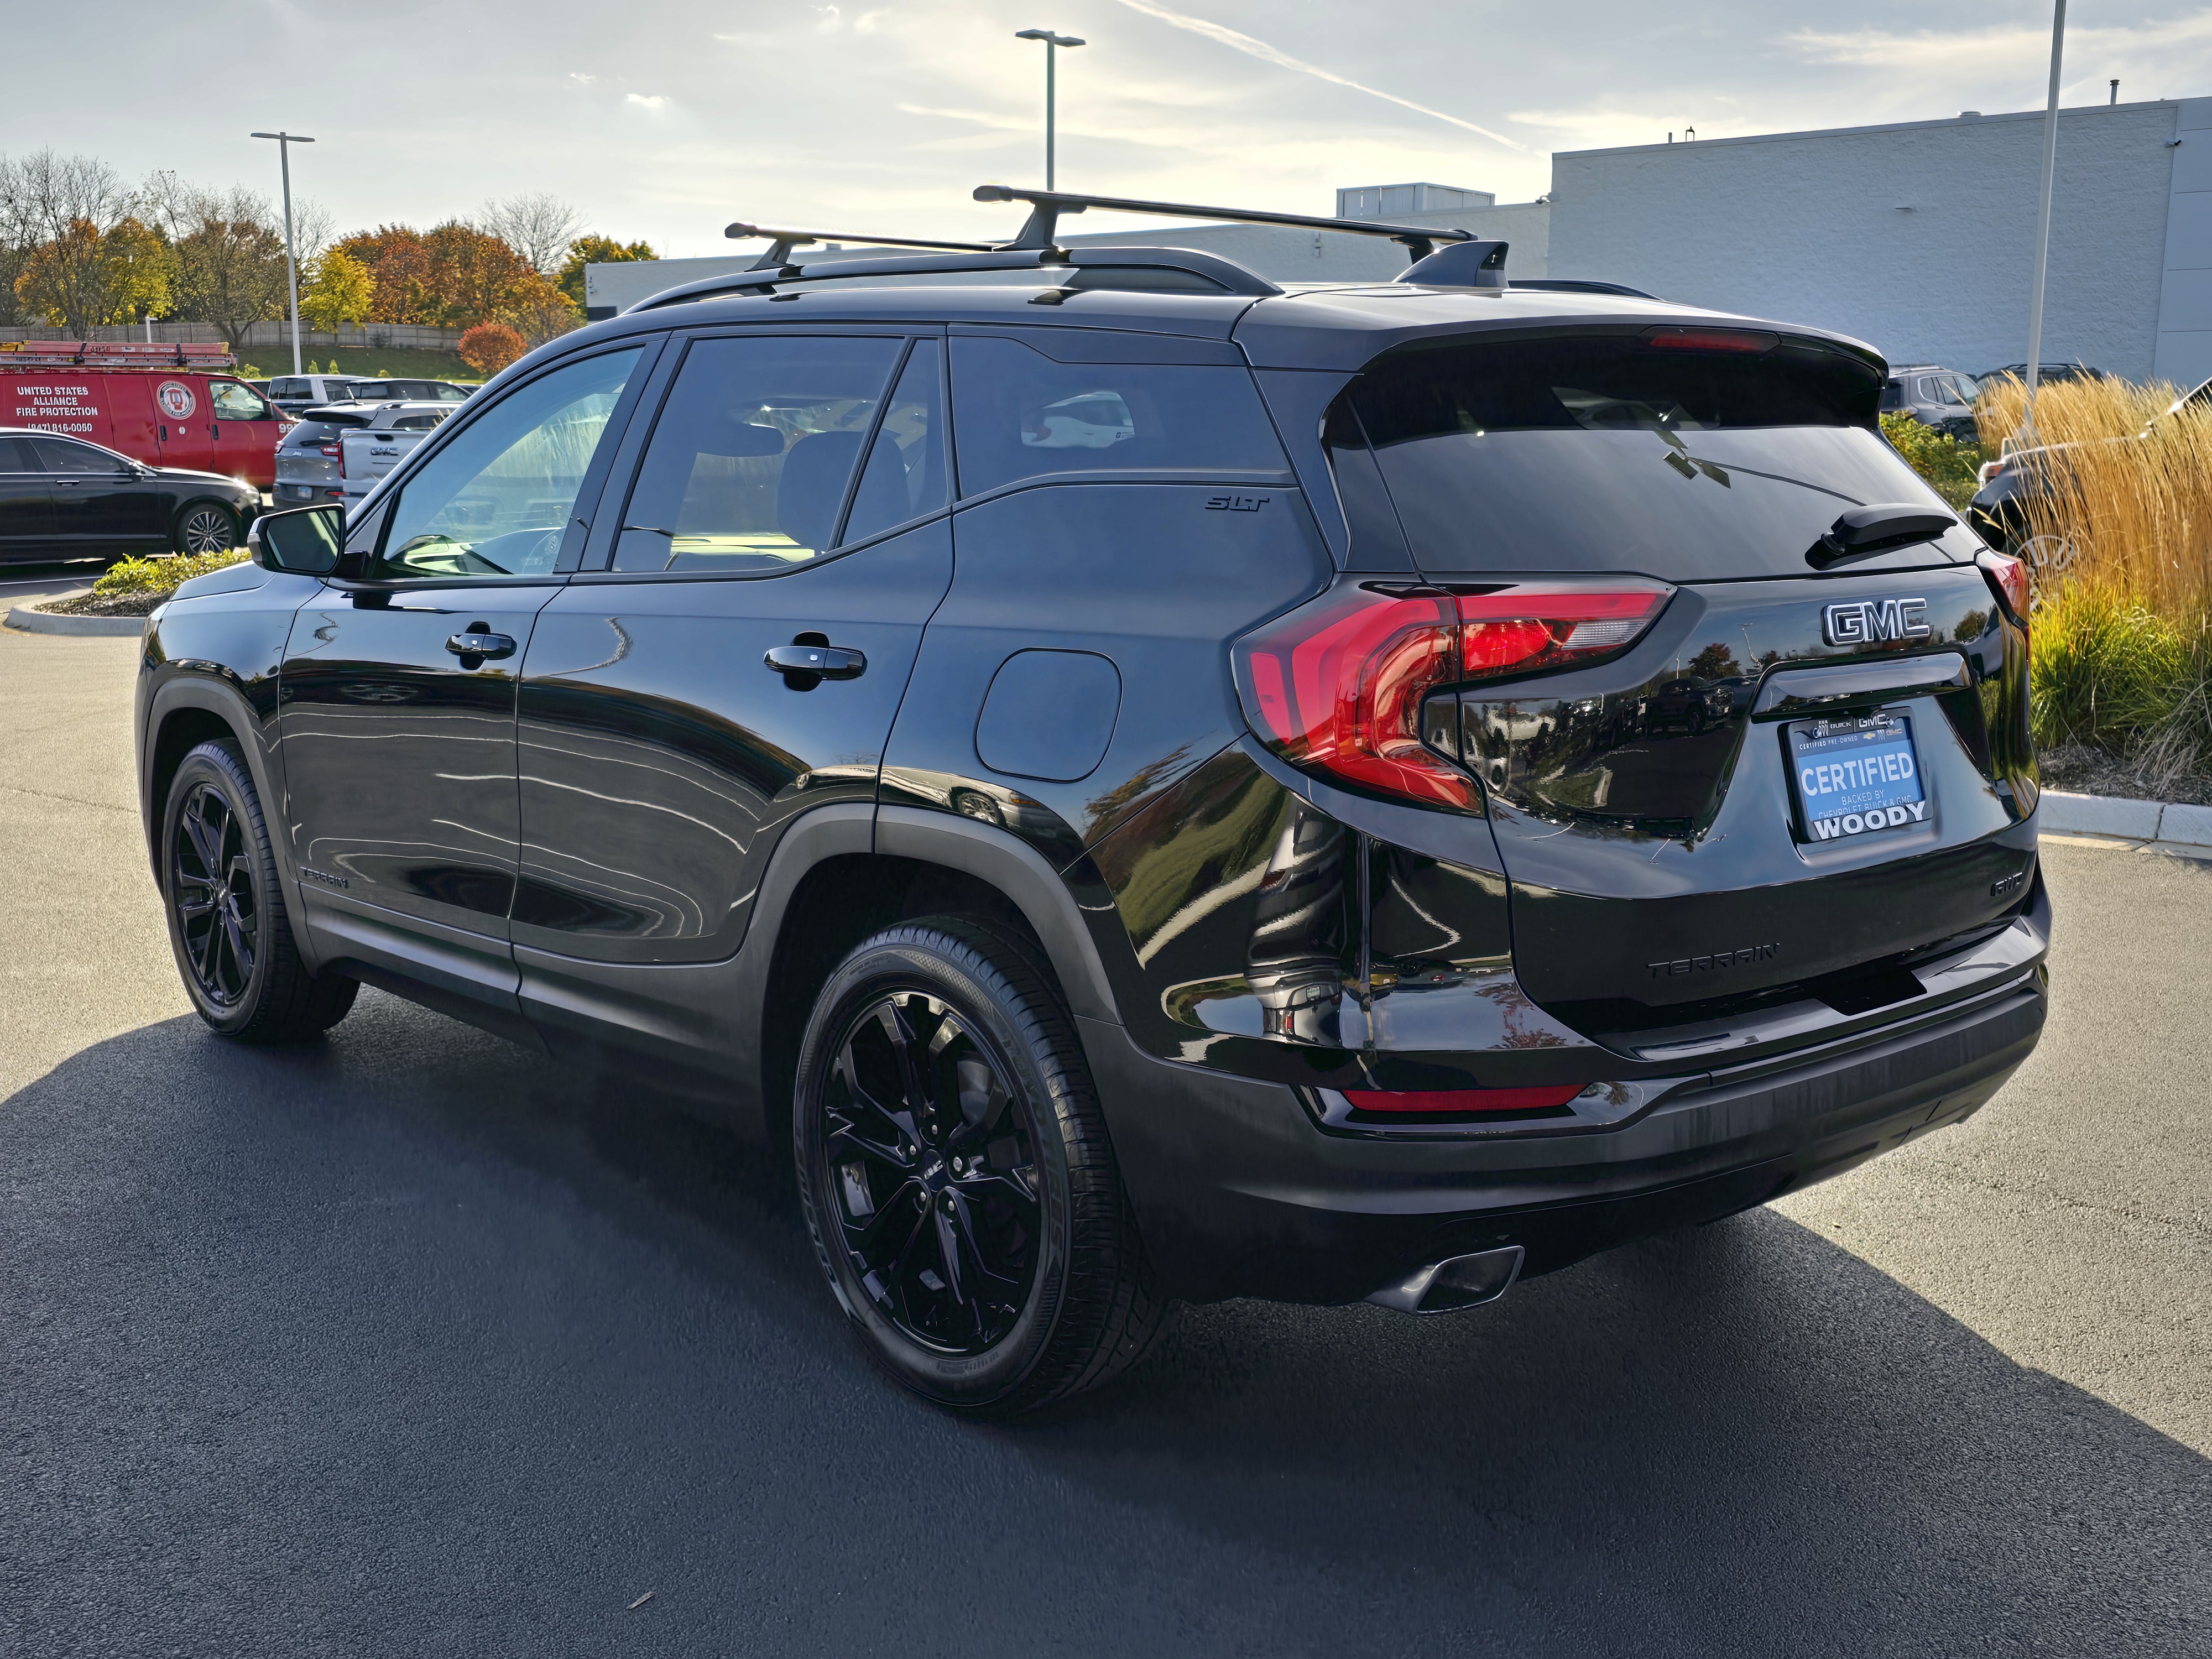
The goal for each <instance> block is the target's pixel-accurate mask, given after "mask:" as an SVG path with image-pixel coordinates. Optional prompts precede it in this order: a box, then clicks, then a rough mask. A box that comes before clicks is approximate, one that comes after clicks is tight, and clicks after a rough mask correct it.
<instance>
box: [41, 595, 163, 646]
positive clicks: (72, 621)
mask: <svg viewBox="0 0 2212 1659" xmlns="http://www.w3.org/2000/svg"><path fill="white" fill-rule="evenodd" d="M71 597H75V596H74V595H72V596H71ZM8 626H9V627H10V628H20V629H22V630H23V632H25V633H26V634H77V635H84V634H105V635H109V636H111V637H112V638H117V639H121V638H125V637H128V638H131V639H137V637H138V636H139V635H142V634H143V633H144V632H145V631H146V618H145V617H69V616H57V615H56V614H55V613H54V612H52V611H41V610H40V609H39V607H38V606H36V605H17V606H16V607H15V609H14V610H13V611H9V613H8Z"/></svg>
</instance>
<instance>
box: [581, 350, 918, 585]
mask: <svg viewBox="0 0 2212 1659" xmlns="http://www.w3.org/2000/svg"><path fill="white" fill-rule="evenodd" d="M904 349H905V342H904V341H902V340H896V339H883V338H866V337H837V336H829V335H811V336H809V335H786V336H782V337H771V338H754V339H744V340H701V341H698V342H696V343H694V344H693V345H692V347H691V349H690V352H689V353H688V354H687V355H686V356H685V357H684V368H683V370H682V372H681V373H679V374H678V375H677V377H676V384H675V385H674V386H672V387H671V388H670V390H669V393H668V399H667V401H666V402H665V404H662V405H661V410H660V418H659V420H658V421H657V422H654V425H653V441H652V442H651V443H650V444H648V445H647V447H646V452H645V459H644V461H643V462H642V463H641V465H640V466H639V467H638V472H637V483H636V486H635V488H634V489H632V490H631V492H630V497H629V507H628V508H627V509H626V510H625V511H624V513H623V520H622V533H621V536H620V538H618V539H617V542H616V543H615V556H614V564H613V568H615V569H617V570H628V571H633V572H637V573H640V574H645V573H650V572H659V571H670V572H676V571H682V572H687V573H709V572H711V573H713V574H719V575H760V574H769V573H771V572H775V571H781V570H788V569H790V568H792V567H793V566H794V565H799V564H803V563H805V562H806V561H808V560H809V559H812V558H816V557H817V556H820V555H821V554H823V552H826V551H827V550H829V549H830V548H832V547H834V546H836V544H837V520H838V516H839V514H840V513H842V512H843V510H844V506H845V487H846V485H847V484H848V483H850V482H851V481H852V477H853V474H854V470H855V468H856V467H857V466H858V465H859V463H860V446H861V445H862V444H863V443H864V442H865V441H866V439H867V435H868V433H869V431H870V429H871V428H872V427H873V426H874V425H875V416H876V410H877V406H878V404H880V403H881V402H882V401H883V397H884V387H885V385H886V383H887V382H888V381H889V380H890V377H891V370H892V369H893V368H895V367H896V365H897V362H898V360H899V356H900V354H901V353H902V351H903V350H904Z"/></svg>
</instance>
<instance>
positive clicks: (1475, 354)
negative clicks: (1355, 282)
mask: <svg viewBox="0 0 2212 1659" xmlns="http://www.w3.org/2000/svg"><path fill="white" fill-rule="evenodd" d="M1881 389H1882V388H1881V379H1880V378H1879V377H1878V376H1877V374H1875V370H1874V369H1873V368H1872V367H1871V366H1869V365H1867V364H1865V363H1863V362H1861V361H1859V360H1858V359H1857V358H1854V357H1850V356H1845V355H1844V354H1842V353H1840V352H1828V351H1821V350H1817V349H1810V348H1798V347H1792V346H1789V345H1781V346H1778V347H1774V348H1771V349H1768V350H1766V351H1763V352H1747V351H1723V350H1674V349H1653V348H1652V347H1650V346H1649V345H1647V344H1645V343H1644V342H1643V341H1641V340H1640V339H1636V338H1620V337H1586V338H1581V339H1577V338H1571V337H1570V338H1560V337H1552V338H1549V339H1541V340H1527V341H1512V342H1501V343H1491V344H1480V345H1465V346H1451V347H1446V348H1443V349H1426V350H1417V351H1408V352H1404V353H1401V354H1397V355H1394V356H1386V357H1384V358H1383V359H1381V360H1380V361H1378V362H1376V363H1375V364H1373V365H1371V366H1370V368H1368V370H1367V371H1366V372H1365V373H1364V374H1363V375H1362V376H1361V377H1360V379H1359V380H1357V381H1355V382H1354V383H1353V385H1352V389H1351V391H1350V392H1349V394H1348V395H1349V397H1350V398H1351V400H1352V407H1353V408H1354V409H1355V410H1356V411H1357V412H1358V417H1359V421H1360V423H1361V425H1362V426H1363V427H1364V429H1365V432H1366V435H1367V438H1368V441H1369V442H1370V444H1371V445H1372V446H1373V449H1374V453H1375V457H1376V461H1377V462H1378V463H1379V464H1380V466H1381V470H1382V473H1383V479H1384V482H1385V483H1387V485H1388V487H1389V493H1390V496H1391V499H1392V501H1394V502H1395V504H1396V506H1397V509H1398V518H1399V520H1400V522H1401V524H1402V525H1403V526H1404V527H1405V531H1406V535H1407V539H1408V540H1409V541H1410V542H1411V543H1412V544H1413V556H1414V558H1415V560H1416V561H1417V562H1419V564H1420V566H1421V568H1423V569H1425V570H1496V571H1516V572H1520V571H1541V570H1571V571H1583V570H1593V571H1594V570H1619V571H1639V572H1643V573H1644V574H1650V575H1655V576H1659V577H1662V578H1663V579H1665V580H1673V581H1682V580H1724V579H1728V578H1731V577H1741V576H1756V575H1773V574H1785V573H1791V574H1800V575H1802V574H1804V573H1805V568H1806V566H1805V554H1806V551H1807V550H1808V549H1809V548H1810V547H1811V546H1812V545H1813V544H1814V542H1816V541H1818V540H1819V539H1820V537H1821V536H1822V535H1823V534H1824V533H1825V532H1826V531H1827V529H1828V528H1829V526H1832V524H1833V523H1834V522H1835V520H1836V517H1837V515H1838V513H1841V512H1843V511H1844V509H1845V508H1846V507H1860V506H1867V505H1870V504H1873V503H1875V502H1891V501H1897V502H1911V503H1915V504H1923V503H1924V504H1926V505H1929V506H1933V507H1940V506H1941V502H1940V501H1938V499H1937V497H1936V495H1935V493H1934V492H1933V491H1932V490H1930V489H1929V488H1928V486H1927V485H1926V484H1925V483H1922V482H1921V480H1920V479H1919V477H1917V475H1915V474H1914V472H1913V471H1912V469H1911V467H1909V466H1907V465H1905V461H1904V459H1902V458H1901V457H1900V456H1899V454H1898V453H1897V452H1896V451H1895V450H1894V449H1893V448H1891V447H1890V446H1889V445H1888V443H1887V441H1884V440H1883V439H1882V438H1881V435H1880V434H1879V433H1878V432H1877V431H1876V430H1875V426H1874V420H1875V405H1876V402H1877V399H1878V398H1879V396H1880V393H1881Z"/></svg>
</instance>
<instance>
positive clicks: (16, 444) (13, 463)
mask: <svg viewBox="0 0 2212 1659" xmlns="http://www.w3.org/2000/svg"><path fill="white" fill-rule="evenodd" d="M36 471H39V468H38V467H37V466H36V465H33V462H32V460H31V446H30V445H29V444H28V443H27V442H26V441H24V440H23V439H21V438H9V437H5V436H0V472H36Z"/></svg>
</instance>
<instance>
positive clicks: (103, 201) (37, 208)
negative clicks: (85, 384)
mask: <svg viewBox="0 0 2212 1659" xmlns="http://www.w3.org/2000/svg"><path fill="white" fill-rule="evenodd" d="M130 212H131V191H130V190H129V188H128V187H127V186H126V185H125V184H124V182H123V180H122V179H121V177H120V176H119V175H118V174H117V173H116V172H115V170H114V169H113V168H112V167H109V166H108V165H107V163H106V162H105V161H100V160H98V159H97V158H95V157H93V156H88V155H67V156H64V155H56V154H55V153H54V152H53V151H52V149H43V150H40V151H39V152H37V153H36V154H35V155H25V156H21V157H16V158H13V159H11V158H9V157H7V156H0V270H4V271H5V273H6V276H7V282H6V283H5V286H4V288H0V310H4V311H5V312H6V313H9V314H8V315H6V316H4V317H0V322H9V323H13V322H16V321H18V320H22V319H21V318H20V313H21V309H22V308H23V305H24V302H23V301H21V300H20V298H19V296H20V295H21V293H22V292H23V287H22V278H23V276H25V275H26V274H27V272H28V270H29V267H30V264H31V261H32V260H33V258H34V257H35V256H36V255H37V253H38V251H39V250H40V249H41V248H51V249H52V252H49V253H48V254H47V255H46V258H45V259H44V260H43V261H42V262H41V266H42V268H41V270H40V273H39V275H38V276H37V277H36V279H35V281H34V283H33V288H34V289H37V290H38V291H39V292H40V293H43V294H46V295H49V296H52V297H53V298H54V299H56V300H57V301H58V304H56V305H52V306H47V305H42V306H40V307H38V308H37V309H36V310H35V311H34V312H33V314H34V315H38V316H41V317H48V318H50V319H52V320H54V321H58V322H62V323H63V324H64V325H65V326H67V327H68V328H70V329H71V330H72V331H81V330H83V329H88V328H91V327H94V326H96V325H95V324H94V323H92V322H89V321H88V320H86V319H88V318H89V317H91V316H92V315H94V313H96V312H98V311H99V310H100V307H103V306H104V304H105V302H106V284H107V280H108V271H107V264H108V259H109V257H110V252H111V250H110V249H109V248H108V247H107V246H106V236H107V233H108V232H109V231H111V230H112V229H114V228H115V227H116V226H117V225H118V224H119V223H120V222H122V221H123V220H124V219H125V218H126V217H128V216H129V215H130Z"/></svg>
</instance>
